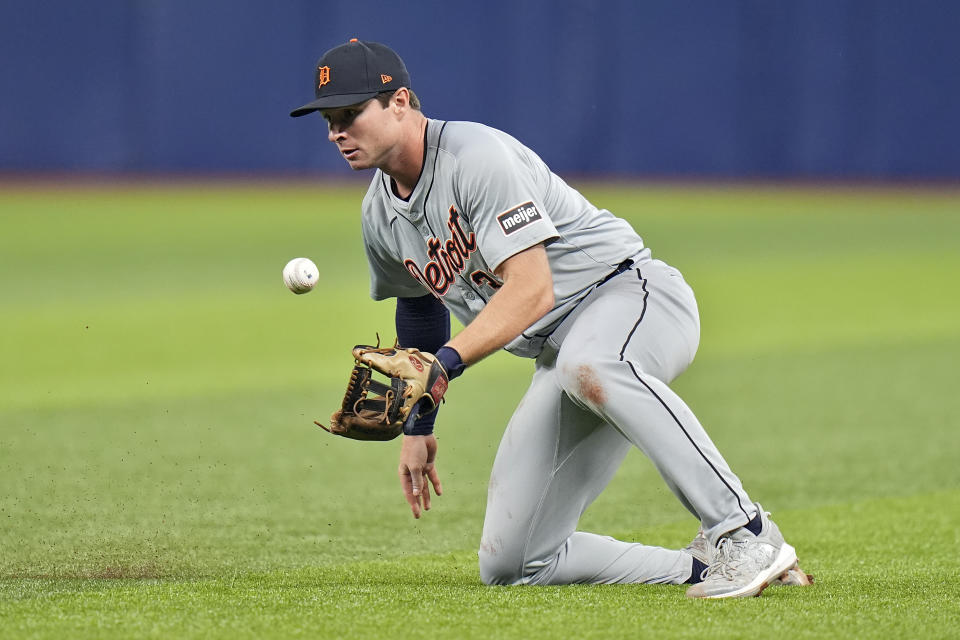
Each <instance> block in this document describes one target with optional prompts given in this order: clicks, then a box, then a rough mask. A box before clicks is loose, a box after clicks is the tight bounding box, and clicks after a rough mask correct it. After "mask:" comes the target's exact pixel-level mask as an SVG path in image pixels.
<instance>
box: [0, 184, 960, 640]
mask: <svg viewBox="0 0 960 640" xmlns="http://www.w3.org/2000/svg"><path fill="white" fill-rule="evenodd" d="M583 189H584V191H585V193H586V194H587V195H588V196H589V197H591V198H592V199H593V200H594V202H596V203H597V204H598V205H600V206H603V207H606V208H609V209H611V210H613V211H615V212H616V213H618V214H619V215H621V216H623V217H625V218H627V219H629V220H630V221H631V222H632V223H633V224H634V226H635V227H636V228H637V230H638V231H639V232H640V233H641V235H643V236H644V239H645V240H646V242H647V244H648V245H649V246H651V247H652V248H653V251H654V255H655V256H656V257H659V258H662V259H664V260H666V261H668V262H670V263H671V264H673V265H675V266H677V267H678V268H680V269H681V270H682V271H683V272H684V274H685V276H686V278H687V280H688V281H689V282H690V283H691V284H692V285H693V287H694V289H695V290H696V292H697V294H698V298H699V301H700V306H701V316H702V321H703V339H702V342H701V350H700V353H699V356H698V359H697V362H695V363H694V365H693V366H692V367H691V368H690V370H689V371H688V372H687V373H685V374H684V375H683V376H682V377H681V378H680V379H679V380H678V381H677V382H676V383H675V385H674V386H675V388H676V389H677V390H678V391H679V392H680V393H681V395H682V396H683V397H684V398H685V399H686V400H687V401H688V403H689V404H690V405H691V406H692V408H693V409H694V410H695V411H696V412H697V413H698V415H699V417H700V418H701V421H702V422H703V423H704V424H705V425H706V427H707V429H708V431H709V432H710V433H711V434H712V436H713V437H714V439H715V440H716V441H717V443H718V445H719V447H720V449H721V451H722V452H724V455H725V456H726V457H727V459H728V461H729V462H730V464H731V466H732V467H733V469H734V470H735V471H737V473H739V475H740V476H741V478H742V479H743V482H744V485H745V486H746V487H747V489H748V491H749V492H750V493H751V495H752V497H754V498H755V499H757V500H759V501H760V502H761V503H763V505H764V507H766V508H767V509H768V510H770V511H772V512H773V514H774V517H775V518H776V520H777V522H778V523H779V524H780V527H781V529H782V530H783V531H784V532H785V534H786V535H787V537H788V539H789V540H790V541H791V543H792V544H793V545H794V546H795V547H796V548H797V550H798V552H799V554H800V558H801V561H802V566H803V567H804V568H805V569H806V570H807V571H808V572H811V573H814V574H815V575H816V579H817V581H816V584H815V585H814V586H813V587H811V588H786V587H777V588H770V589H768V590H767V591H766V592H765V593H764V594H763V596H762V597H760V598H755V599H749V600H738V601H723V602H703V601H688V600H687V599H685V598H684V597H683V588H682V587H663V586H659V587H656V586H643V585H629V586H572V587H544V588H539V587H529V588H489V587H485V586H483V585H482V584H481V583H480V580H479V577H478V573H477V567H476V554H475V549H476V547H477V545H478V542H479V536H480V528H481V523H482V519H483V509H484V504H485V497H486V480H487V473H488V470H489V467H490V465H491V462H492V460H493V456H494V452H495V450H496V446H497V443H498V440H499V436H500V434H501V432H502V429H503V426H504V424H505V423H506V420H507V418H508V417H509V415H510V413H511V411H512V409H513V406H514V405H515V403H516V402H517V401H518V399H519V398H520V396H521V395H522V393H523V391H524V388H525V386H526V382H527V378H528V376H529V374H530V372H531V370H532V363H531V362H530V361H525V360H520V359H517V358H513V357H511V356H509V355H507V354H498V355H495V356H493V357H491V358H490V359H488V360H487V361H485V362H483V363H481V364H479V365H478V366H476V367H474V368H472V369H471V370H470V371H469V372H468V373H467V374H466V375H465V376H464V377H463V378H462V379H461V380H458V381H457V382H455V383H454V385H453V386H452V388H451V390H450V392H449V394H448V395H447V400H448V402H447V404H446V406H445V407H444V409H443V412H442V414H441V416H442V417H441V419H440V425H439V427H438V433H439V437H440V447H441V450H440V458H439V461H438V466H439V469H440V472H441V474H442V478H443V482H444V488H445V490H446V491H445V494H444V495H443V496H442V497H441V498H439V499H437V500H436V501H435V505H434V509H433V510H432V511H430V512H429V513H427V514H426V516H425V517H424V518H423V519H421V520H419V521H415V520H413V519H412V518H411V517H410V514H409V509H408V507H407V506H406V503H405V502H404V500H403V497H402V495H401V493H400V490H399V486H398V483H397V480H396V477H395V473H396V472H395V466H396V453H397V450H398V445H399V441H396V442H391V443H385V444H372V443H371V444H364V443H357V442H353V441H349V440H345V439H341V438H334V437H332V436H328V435H327V434H325V433H324V432H322V431H320V430H319V429H317V428H316V427H315V426H313V424H312V420H313V419H314V418H322V419H326V418H327V417H328V416H329V414H330V412H331V411H332V410H333V409H334V408H335V407H336V405H337V404H338V402H339V399H340V397H341V394H342V393H343V389H344V386H345V383H346V377H347V375H348V371H349V367H350V365H351V362H352V360H351V358H350V356H349V351H348V349H349V347H350V346H352V345H353V344H355V343H358V342H365V341H367V340H371V339H373V336H374V332H376V331H379V332H380V334H381V336H382V337H384V339H385V340H390V339H392V338H393V309H392V305H390V304H389V303H383V304H376V303H373V302H372V301H370V299H369V298H368V296H367V275H366V268H365V262H364V258H363V253H362V250H361V248H360V240H359V221H358V215H359V214H358V210H359V200H360V198H361V196H362V193H363V190H364V186H363V185H361V184H359V183H351V184H348V185H345V186H340V187H335V186H333V185H324V184H320V185H316V186H306V185H302V184H301V185H290V184H286V185H284V184H275V185H273V184H269V183H264V184H251V185H227V184H212V185H203V184H192V185H166V186H164V185H154V186H147V185H126V186H120V187H116V188H108V187H103V186H76V185H74V186H69V185H67V186H55V185H52V184H51V185H46V188H44V186H43V185H34V186H33V187H16V186H11V185H10V184H7V186H6V187H4V188H3V189H2V190H0V293H2V295H0V363H2V364H0V637H3V638H30V637H49V638H88V637H89V638H130V637H164V638H182V637H197V638H211V637H247V638H264V637H278V638H287V637H316V638H394V637H407V636H425V637H428V638H552V637H556V638H613V637H656V638H673V637H696V638H701V639H703V638H726V637H731V638H755V637H761V636H770V635H774V636H776V637H784V638H795V637H817V638H821V637H831V636H832V637H843V638H850V637H877V638H890V637H958V636H960V586H958V578H960V556H958V554H957V548H958V543H960V534H958V531H960V436H958V433H957V430H958V419H957V416H958V415H960V393H958V390H957V385H958V382H960V376H958V374H957V370H958V362H960V295H958V294H960V284H958V281H960V249H958V247H960V244H958V239H960V191H949V190H941V191H933V190H926V191H925V190H919V189H918V190H900V191H898V190H892V189H873V190H861V191H858V190H853V189H847V188H836V189H831V190H815V189H792V190H791V189H781V188H773V187H764V188H754V189H751V188H747V187H740V188H723V187H706V186H703V187H680V186H678V187H652V186H646V187H637V188H628V187H626V186H603V185H584V186H583ZM299 255H306V256H310V257H312V258H313V259H314V260H315V261H316V262H317V264H318V265H319V266H320V269H321V273H322V282H321V285H320V286H319V288H318V290H317V291H314V292H312V293H310V294H309V295H306V296H294V295H292V294H290V293H289V292H288V291H286V289H284V288H283V285H282V284H281V281H280V270H281V268H282V267H283V265H284V263H285V262H286V261H287V260H288V259H289V258H292V257H294V256H299ZM481 390H483V391H482V392H481ZM696 527H697V525H696V523H695V522H694V521H693V520H692V519H691V518H690V517H689V516H688V515H687V514H686V512H685V511H684V510H683V509H682V508H681V507H680V505H679V504H678V503H677V502H676V500H675V499H674V498H673V497H672V495H671V494H670V493H669V492H668V491H667V489H666V488H665V486H664V485H663V483H662V481H661V480H660V479H659V477H658V476H657V474H656V473H655V471H654V470H653V468H652V466H651V465H650V464H649V462H647V460H646V459H645V458H643V457H642V456H641V455H640V454H639V453H635V454H632V455H631V456H629V457H628V458H627V461H626V462H625V464H624V465H623V467H622V468H621V469H620V472H619V473H618V475H617V477H616V478H615V480H614V482H613V483H612V484H611V485H610V487H609V488H608V490H607V491H606V492H605V493H604V494H603V495H602V496H601V498H600V499H599V500H598V501H597V502H596V504H595V505H594V506H593V507H592V508H591V509H590V510H589V511H588V512H587V514H586V516H585V517H584V519H583V521H582V528H583V529H585V530H588V531H595V532H599V533H606V534H610V535H614V536H617V537H621V538H624V539H636V540H643V541H645V542H649V543H652V544H661V545H667V546H682V545H684V544H686V543H687V542H688V541H689V539H690V538H691V537H692V536H693V534H694V533H695V532H696Z"/></svg>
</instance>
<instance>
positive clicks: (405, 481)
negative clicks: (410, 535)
mask: <svg viewBox="0 0 960 640" xmlns="http://www.w3.org/2000/svg"><path fill="white" fill-rule="evenodd" d="M411 475H412V474H411V473H410V471H409V469H406V468H404V467H401V468H400V485H401V486H402V487H403V497H404V498H406V499H407V504H409V505H410V511H412V512H413V517H414V518H419V517H420V499H419V498H418V497H417V496H415V495H414V493H413V480H412V477H411Z"/></svg>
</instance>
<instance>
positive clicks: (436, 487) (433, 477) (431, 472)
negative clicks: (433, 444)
mask: <svg viewBox="0 0 960 640" xmlns="http://www.w3.org/2000/svg"><path fill="white" fill-rule="evenodd" d="M427 478H429V479H430V484H432V485H433V491H434V492H435V493H436V494H437V495H438V496H439V495H443V489H442V488H441V487H440V474H439V473H437V468H436V467H434V466H432V465H431V467H430V468H429V469H428V470H427Z"/></svg>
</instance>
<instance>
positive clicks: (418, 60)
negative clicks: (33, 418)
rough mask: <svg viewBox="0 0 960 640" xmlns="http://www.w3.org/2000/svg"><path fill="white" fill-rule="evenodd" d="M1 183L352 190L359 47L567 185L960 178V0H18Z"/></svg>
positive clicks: (8, 43)
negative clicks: (337, 91)
mask: <svg viewBox="0 0 960 640" xmlns="http://www.w3.org/2000/svg"><path fill="white" fill-rule="evenodd" d="M0 8H2V11H0V60H2V63H0V87H2V93H3V97H2V99H0V170H7V171H43V170H56V171H63V170H78V171H96V172H104V171H106V172H113V171H117V172H127V171H129V172H137V173H143V172H184V171H187V172H190V171H202V172H209V171H242V172H251V171H269V172H274V173H275V172H290V171H292V172H304V171H307V172H313V171H318V172H324V173H346V172H348V171H349V170H348V169H346V168H345V167H344V166H343V162H342V160H341V159H340V158H339V157H338V156H337V155H336V154H335V153H334V152H333V149H332V148H331V147H329V143H327V142H326V138H325V128H324V126H323V122H322V120H321V119H320V118H319V116H314V117H310V118H301V119H291V118H289V117H288V116H287V113H288V112H289V111H290V109H292V108H293V107H296V106H299V105H300V104H302V103H304V102H306V101H307V100H309V99H310V98H311V97H312V80H313V64H314V62H315V60H316V59H317V58H318V57H319V56H320V55H321V54H322V53H323V52H324V51H325V50H326V49H328V48H330V47H332V46H334V45H337V44H340V43H342V42H345V41H346V40H347V39H349V38H350V37H359V38H361V39H366V40H377V41H381V42H385V43H387V44H390V45H391V46H392V47H394V48H395V49H396V50H397V51H398V52H399V53H400V54H401V56H403V57H404V59H405V60H406V62H407V66H408V68H409V69H410V72H411V76H412V84H413V85H414V89H415V90H416V91H417V93H418V94H419V95H420V97H421V98H422V100H423V103H424V111H425V112H426V113H427V114H428V115H430V116H433V117H439V118H444V119H464V120H479V121H483V122H486V123H488V124H492V125H494V126H497V127H499V128H502V129H504V130H506V131H508V132H510V133H512V134H514V135H515V136H517V137H518V138H520V139H521V140H522V141H524V142H525V143H527V144H528V145H530V146H531V147H533V148H534V149H535V150H537V151H538V152H539V153H540V154H541V155H542V156H543V157H544V159H546V160H547V161H548V163H550V164H551V165H552V166H553V167H554V168H555V169H556V170H558V171H560V172H562V173H576V174H600V175H625V176H629V175H643V176H693V177H792V176H801V177H841V178H861V177H866V178H957V177H960V117H958V115H960V2H955V1H936V0H903V1H895V0H822V1H815V0H794V1H777V0H726V1H725V0H656V1H642V0H640V1H626V0H620V1H616V0H615V1H611V2H591V1H580V0H571V1H567V2H549V1H547V0H512V1H510V0H487V1H486V2H464V3H458V2H452V1H450V2H439V1H433V0H430V1H421V2H409V3H401V2H372V1H369V0H356V1H351V2H318V1H316V0H313V1H310V0H94V1H92V2H76V1H75V0H36V1H29V0H22V1H16V0H0Z"/></svg>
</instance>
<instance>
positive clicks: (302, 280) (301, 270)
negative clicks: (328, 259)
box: [283, 258, 320, 295]
mask: <svg viewBox="0 0 960 640" xmlns="http://www.w3.org/2000/svg"><path fill="white" fill-rule="evenodd" d="M319 279H320V271H319V270H318V269H317V265H315V264H313V260H311V259H310V258H294V259H293V260H291V261H290V262H288V263H287V265H286V266H285V267H284V268H283V284H285V285H287V289H290V291H293V292H294V293H296V294H298V295H299V294H301V293H307V292H309V291H310V290H311V289H313V288H314V287H315V286H316V284H317V280H319Z"/></svg>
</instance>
